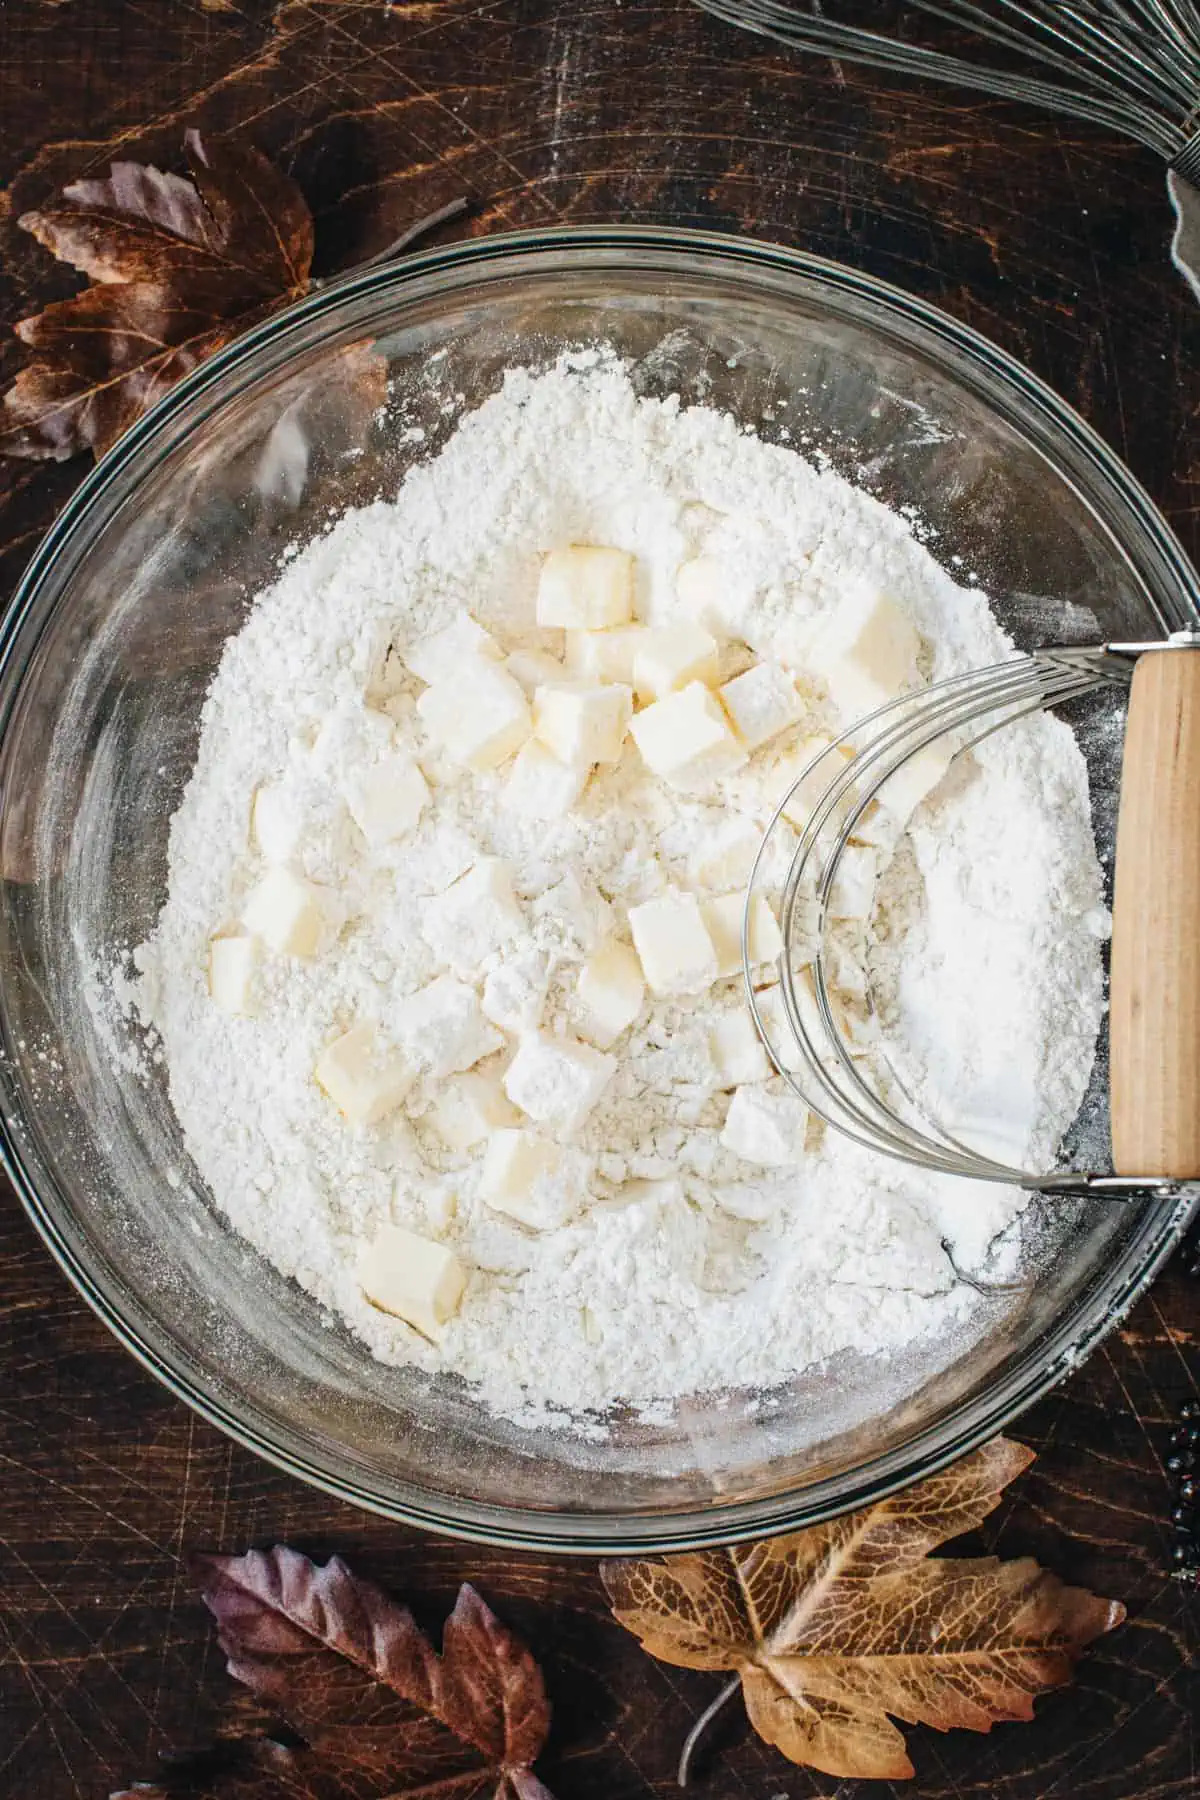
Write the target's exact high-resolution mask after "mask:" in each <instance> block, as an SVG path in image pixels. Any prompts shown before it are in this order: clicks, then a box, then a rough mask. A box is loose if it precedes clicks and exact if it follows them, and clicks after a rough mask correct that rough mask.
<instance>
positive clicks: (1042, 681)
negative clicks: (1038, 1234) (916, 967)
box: [743, 649, 1128, 1189]
mask: <svg viewBox="0 0 1200 1800" xmlns="http://www.w3.org/2000/svg"><path fill="white" fill-rule="evenodd" d="M1127 681H1128V666H1122V665H1121V664H1119V663H1117V662H1115V661H1114V659H1113V658H1111V657H1110V656H1109V655H1108V653H1107V652H1106V651H1105V650H1103V649H1097V650H1075V649H1071V650H1064V651H1045V652H1041V653H1039V654H1037V655H1034V656H1020V657H1015V658H1013V659H1012V660H1011V661H1008V662H1004V663H997V664H994V665H992V666H991V667H988V668H984V669H978V670H973V671H971V672H969V673H967V674H965V675H956V676H951V677H949V678H948V679H947V680H944V681H939V682H936V683H934V684H932V685H931V686H930V687H928V688H925V689H922V690H921V691H920V692H918V693H916V694H910V695H904V696H903V697H902V698H900V699H899V700H895V701H893V702H891V703H890V704H889V705H887V706H884V707H880V708H879V709H878V711H876V712H874V713H872V714H871V715H870V716H869V717H868V718H866V719H864V720H861V721H859V722H857V723H856V724H855V725H854V727H853V730H852V733H851V732H845V733H843V734H842V736H841V737H839V738H837V739H835V740H834V742H833V743H831V744H830V745H829V746H828V747H827V748H825V749H824V750H822V751H821V752H820V753H819V755H817V756H815V757H814V758H813V759H812V760H811V762H809V763H808V765H807V766H806V767H805V768H804V770H802V772H801V774H800V776H799V777H798V779H797V780H796V782H795V783H794V784H793V786H792V787H791V788H790V789H789V791H788V793H787V794H786V795H784V796H783V798H782V799H781V801H780V803H779V805H778V807H777V808H776V811H775V813H774V815H773V817H772V820H771V823H770V825H769V827H768V829H767V832H766V835H765V837H764V839H763V842H762V844H761V845H760V847H759V852H758V855H757V857H756V859H755V863H754V867H753V869H752V871H751V876H750V883H749V897H748V904H747V909H746V919H747V921H748V920H749V917H750V902H751V901H752V900H753V897H754V895H755V893H756V891H757V890H758V889H760V887H761V886H762V884H763V879H764V870H765V869H766V868H767V867H768V866H769V861H770V855H771V846H772V841H773V839H774V836H775V833H776V832H777V831H778V830H779V829H780V827H781V821H783V822H784V826H785V828H786V810H787V809H788V808H789V806H790V803H791V801H792V798H793V795H795V794H796V793H797V792H798V790H800V789H802V788H803V789H805V791H807V792H811V785H810V784H811V783H812V782H813V780H814V778H819V779H820V782H821V791H820V796H819V798H818V799H817V801H816V804H815V805H814V806H813V807H812V809H811V811H810V813H809V815H808V817H807V821H806V823H805V825H804V827H803V829H802V830H801V832H800V834H799V841H798V844H797V847H796V850H795V853H794V855H793V856H792V858H791V862H790V864H789V868H788V875H787V880H786V882H785V885H784V890H783V895H782V900H781V904H780V928H781V933H782V937H783V951H782V954H781V957H780V961H779V977H780V979H779V983H778V986H777V987H776V988H774V989H772V990H757V991H756V990H755V988H754V985H753V982H752V980H751V977H750V969H751V963H750V959H749V954H748V950H749V946H748V941H747V940H746V938H745V937H744V940H743V951H744V952H745V953H746V981H747V997H748V1000H749V1004H750V1009H751V1012H752V1014H753V1017H754V1020H755V1024H756V1026H757V1028H758V1032H759V1035H760V1037H761V1038H762V1041H763V1043H764V1045H765V1047H766V1049H767V1052H768V1055H769V1056H770V1059H771V1062H772V1064H773V1066H774V1068H775V1070H776V1072H777V1074H779V1075H780V1076H782V1077H783V1079H784V1080H785V1081H786V1082H787V1083H788V1085H789V1086H790V1087H791V1088H792V1090H793V1092H795V1093H796V1094H797V1095H799V1097H800V1098H801V1099H802V1100H803V1101H804V1102H805V1104H806V1105H807V1106H808V1107H809V1108H810V1109H811V1110H812V1111H813V1112H814V1113H816V1114H817V1116H818V1117H819V1118H822V1119H824V1120H825V1121H826V1123H827V1124H829V1125H832V1126H833V1127H834V1128H835V1129H836V1130H838V1131H840V1132H841V1133H842V1134H843V1135H845V1136H848V1137H850V1138H852V1139H853V1140H854V1141H855V1142H856V1143H858V1144H860V1145H862V1146H863V1147H864V1148H866V1149H869V1150H876V1151H879V1150H882V1151H884V1152H886V1153H887V1154H888V1155H890V1156H894V1157H898V1158H900V1159H901V1160H902V1161H905V1162H910V1163H915V1164H918V1165H919V1166H921V1167H923V1168H932V1169H935V1170H938V1171H940V1172H942V1173H945V1174H955V1175H968V1176H972V1177H974V1178H975V1179H978V1180H985V1181H998V1182H1004V1183H1016V1184H1019V1185H1022V1186H1026V1187H1030V1188H1034V1189H1039V1188H1052V1187H1053V1188H1061V1187H1062V1186H1063V1185H1064V1177H1063V1174H1062V1172H1061V1171H1060V1172H1058V1173H1056V1174H1043V1173H1040V1172H1037V1171H1029V1170H1025V1169H1019V1168H1016V1167H1014V1166H1012V1165H1010V1164H1006V1163H1004V1162H1001V1161H999V1160H998V1159H997V1158H995V1157H992V1156H988V1155H984V1154H982V1153H980V1152H979V1151H978V1150H976V1149H974V1148H972V1147H971V1146H970V1145H968V1144H966V1143H964V1142H963V1141H962V1140H961V1139H960V1138H958V1137H957V1136H955V1135H954V1133H952V1132H950V1131H948V1130H947V1129H946V1128H945V1127H944V1126H942V1125H940V1124H939V1123H938V1122H937V1121H936V1120H934V1119H932V1118H930V1117H929V1116H928V1114H927V1113H925V1111H924V1110H923V1109H922V1108H921V1106H920V1105H919V1104H918V1102H917V1101H916V1099H915V1098H914V1096H913V1095H912V1094H911V1093H910V1091H909V1089H908V1088H907V1086H906V1085H905V1083H904V1081H903V1080H902V1078H901V1077H900V1075H899V1073H898V1072H897V1071H896V1070H895V1069H894V1068H893V1066H892V1064H891V1063H890V1061H889V1060H888V1058H887V1056H886V1054H885V1052H884V1049H883V1045H882V1043H881V1041H880V1040H879V1037H878V1033H877V1030H876V1035H875V1038H874V1041H873V1043H872V1044H871V1045H870V1046H869V1047H867V1053H866V1054H864V1053H863V1052H864V1046H863V1045H862V1044H861V1043H857V1044H852V1043H851V1042H849V1041H848V1039H847V1036H846V1033H845V1032H844V1030H843V1028H842V1025H841V1023H840V1022H839V1016H838V1003H837V1001H836V999H835V996H834V993H833V991H832V989H831V986H830V980H829V967H828V962H829V948H830V946H831V944H832V942H833V938H832V932H831V927H832V920H831V915H830V898H831V895H832V892H833V888H834V884H835V882H836V881H837V877H838V870H839V867H840V865H841V862H842V859H843V857H844V854H845V852H846V850H847V848H848V846H849V845H850V844H851V842H852V840H854V839H855V837H856V836H857V835H861V834H862V832H863V831H864V828H865V827H867V824H868V819H869V815H871V814H872V813H873V812H874V810H875V809H877V808H880V807H882V809H883V811H884V813H885V814H886V812H887V784H888V782H889V781H890V780H891V779H892V777H893V776H894V775H895V774H896V773H897V772H898V771H899V770H901V769H902V768H904V767H905V766H906V765H907V764H908V763H910V762H911V761H912V759H913V758H914V757H916V756H919V755H921V754H922V753H923V752H926V751H928V750H929V749H930V748H931V747H933V746H935V745H940V744H943V743H945V744H946V745H947V746H949V747H950V748H951V749H952V751H953V755H954V756H959V755H962V754H963V753H964V752H965V751H967V750H969V749H971V748H973V747H974V746H975V745H976V744H979V743H981V742H982V741H983V740H984V739H985V738H987V737H989V736H990V735H991V734H992V733H993V732H995V731H998V730H1000V729H1001V728H1002V727H1004V726H1007V725H1010V724H1012V723H1014V722H1015V721H1016V720H1017V719H1019V718H1022V717H1024V716H1025V715H1026V714H1028V713H1031V712H1037V711H1041V710H1042V709H1043V708H1045V707H1048V706H1056V705H1060V704H1062V703H1063V702H1064V701H1067V700H1071V699H1076V698H1078V697H1080V696H1082V695H1084V694H1087V693H1090V692H1092V691H1093V690H1094V689H1096V688H1098V687H1102V686H1105V685H1109V684H1117V685H1124V684H1125V683H1126V682H1127ZM851 736H853V739H854V745H855V746H856V748H853V749H852V748H851V745H850V743H849V739H850V737H851ZM896 823H897V829H899V827H900V826H901V825H902V821H896ZM744 929H745V931H747V932H748V924H747V925H746V926H745V928H744ZM810 971H811V975H810ZM765 992H770V993H771V994H772V995H773V999H772V1000H771V1002H770V1003H768V1001H767V1000H766V999H765V998H764V993H765ZM780 1005H781V1006H782V1012H783V1018H782V1020H779V1021H776V1030H775V1032H774V1033H773V1031H772V1026H771V1023H770V1022H769V1021H768V1018H767V1016H766V1014H767V1011H768V1010H769V1009H770V1010H777V1009H778V1008H779V1007H780ZM871 1018H872V1019H873V1018H874V1012H873V1008H872V1010H871ZM1088 1179H1089V1178H1086V1177H1081V1178H1079V1180H1080V1181H1081V1182H1085V1183H1086V1182H1087V1181H1088ZM1066 1185H1068V1186H1070V1185H1071V1181H1070V1180H1068V1181H1067V1183H1066Z"/></svg>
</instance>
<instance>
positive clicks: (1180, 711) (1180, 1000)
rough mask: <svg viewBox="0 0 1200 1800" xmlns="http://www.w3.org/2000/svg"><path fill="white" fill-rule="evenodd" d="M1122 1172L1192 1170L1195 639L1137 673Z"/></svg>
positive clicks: (1123, 968) (1198, 822)
mask: <svg viewBox="0 0 1200 1800" xmlns="http://www.w3.org/2000/svg"><path fill="white" fill-rule="evenodd" d="M1111 1002H1112V1011H1111V1017H1110V1025H1109V1031H1110V1057H1111V1070H1110V1082H1111V1087H1110V1111H1111V1115H1112V1150H1113V1167H1114V1169H1115V1171H1116V1173H1117V1174H1118V1175H1150V1176H1158V1177H1160V1178H1166V1179H1174V1180H1189V1179H1200V648H1194V649H1193V648H1187V649H1163V650H1157V649H1156V650H1152V651H1149V652H1147V654H1145V655H1144V656H1142V657H1141V658H1140V659H1139V661H1138V663H1137V666H1136V668H1135V669H1134V672H1133V683H1132V686H1131V688H1130V694H1129V718H1128V722H1127V724H1126V728H1125V753H1124V758H1123V761H1122V766H1121V804H1120V812H1119V815H1118V821H1117V869H1116V894H1115V898H1114V904H1113V942H1112V982H1111Z"/></svg>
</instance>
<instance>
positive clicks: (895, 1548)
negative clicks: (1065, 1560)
mask: <svg viewBox="0 0 1200 1800" xmlns="http://www.w3.org/2000/svg"><path fill="white" fill-rule="evenodd" d="M1032 1461H1033V1452H1032V1451H1030V1450H1027V1449H1025V1448H1024V1446H1023V1445H1021V1444H1015V1443H1012V1442H1010V1441H1008V1440H1006V1439H1004V1438H998V1439H997V1440H996V1441H995V1442H994V1443H991V1444H989V1445H987V1446H986V1447H985V1448H984V1449H982V1450H979V1451H976V1452H975V1454H974V1455H972V1456H968V1457H965V1458H964V1459H963V1460H962V1461H961V1462H959V1463H956V1464H955V1465H954V1466H953V1467H952V1468H950V1469H947V1470H945V1471H944V1472H943V1473H941V1474H940V1475H934V1476H932V1477H931V1478H930V1479H929V1480H928V1481H924V1482H921V1483H920V1484H919V1485H918V1486H916V1487H913V1488H909V1489H908V1490H907V1491H906V1492H905V1493H902V1494H896V1495H893V1497H892V1498H891V1499H889V1500H883V1501H880V1502H879V1504H878V1505H876V1506H871V1507H867V1508H865V1509H864V1510H863V1511H861V1512H856V1513H850V1514H848V1515H847V1516H846V1517H844V1518H840V1519H834V1520H831V1521H830V1522H829V1523H828V1524H825V1525H816V1526H813V1527H812V1528H811V1529H810V1530H808V1531H798V1532H794V1533H793V1534H792V1535H791V1536H789V1537H781V1538H776V1539H774V1540H770V1541H767V1542H764V1543H759V1544H748V1545H743V1546H739V1547H735V1548H733V1549H729V1550H712V1551H704V1552H697V1553H694V1554H690V1555H684V1556H672V1557H667V1558H666V1559H665V1560H663V1561H661V1562H612V1563H608V1564H606V1565H605V1566H604V1568H603V1571H602V1573H603V1577H604V1584H605V1587H606V1588H607V1590H608V1594H609V1598H610V1599H611V1601H612V1606H613V1612H614V1614H615V1615H616V1617H617V1619H618V1620H619V1621H620V1623H621V1624H622V1625H624V1626H625V1627H626V1629H627V1630H629V1631H632V1632H634V1633H635V1635H636V1636H637V1637H639V1638H640V1639H641V1641H642V1643H643V1644H644V1646H645V1648H646V1649H647V1650H648V1651H649V1652H650V1653H651V1655H652V1656H656V1657H658V1658H660V1659H661V1660H662V1661H663V1662H668V1663H674V1664H675V1665H676V1666H678V1667H680V1668H685V1669H733V1670H736V1671H737V1676H738V1679H739V1680H740V1685H741V1688H742V1692H743V1694H744V1696H745V1701H746V1711H747V1713H748V1714H749V1717H750V1723H751V1725H752V1726H753V1727H754V1729H755V1731H757V1732H758V1734H759V1736H760V1737H762V1738H764V1739H765V1740H766V1741H767V1743H769V1744H774V1745H775V1746H776V1747H777V1748H778V1749H779V1750H781V1751H782V1752H783V1754H784V1755H785V1756H786V1757H788V1758H790V1760H791V1761H792V1762H794V1763H801V1764H807V1765H809V1766H811V1767H812V1768H815V1769H820V1770H822V1771H823V1772H824V1773H825V1774H827V1775H835V1776H839V1777H848V1778H854V1777H857V1778H860V1779H869V1778H876V1779H890V1780H893V1781H895V1780H901V1779H904V1778H905V1777H908V1776H911V1775H912V1773H913V1767H912V1764H911V1763H910V1761H909V1759H908V1754H907V1751H906V1750H905V1745H904V1738H903V1736H902V1735H901V1733H900V1731H899V1730H898V1729H897V1727H896V1726H895V1725H894V1724H893V1723H892V1719H900V1720H903V1721H904V1722H905V1723H907V1724H913V1725H916V1724H924V1725H933V1726H936V1727H937V1728H938V1729H940V1730H942V1731H948V1730H950V1729H951V1728H953V1727H955V1726H965V1727H966V1728H967V1729H969V1730H972V1731H989V1730H990V1729H991V1727H992V1725H993V1724H994V1723H996V1722H997V1721H999V1720H1002V1719H1030V1718H1032V1717H1033V1701H1034V1698H1035V1696H1036V1695H1038V1694H1041V1693H1044V1692H1045V1691H1046V1690H1048V1689H1050V1688H1055V1687H1060V1686H1062V1685H1063V1684H1064V1683H1065V1682H1067V1681H1069V1680H1070V1679H1071V1672H1072V1666H1073V1664H1074V1661H1075V1658H1076V1657H1077V1655H1078V1654H1079V1652H1080V1650H1081V1649H1082V1647H1083V1646H1084V1645H1085V1644H1087V1643H1089V1642H1090V1641H1091V1639H1092V1638H1094V1637H1097V1636H1099V1634H1100V1633H1101V1632H1104V1631H1109V1630H1111V1629H1112V1628H1113V1627H1114V1626H1116V1625H1119V1624H1120V1622H1121V1620H1122V1619H1123V1618H1124V1616H1125V1609H1124V1607H1123V1606H1121V1605H1119V1604H1118V1603H1117V1602H1116V1601H1111V1600H1102V1599H1100V1598H1098V1597H1097V1596H1096V1595H1094V1594H1090V1593H1088V1592H1087V1591H1086V1590H1085V1589H1083V1588H1070V1587H1065V1586H1064V1585H1063V1584H1062V1582H1060V1581H1059V1580H1058V1579H1057V1577H1056V1576H1054V1575H1051V1574H1049V1573H1048V1572H1047V1571H1046V1570H1044V1569H1042V1568H1040V1567H1039V1566H1038V1564H1037V1563H1035V1562H1034V1561H1033V1560H1032V1559H1031V1558H1029V1557H1022V1558H1020V1559H1018V1560H1016V1561H1013V1562H1001V1561H1000V1560H999V1558H997V1557H994V1556H984V1557H972V1558H969V1559H960V1560H952V1559H949V1558H945V1559H937V1560H931V1559H930V1558H929V1552H930V1551H931V1550H933V1549H935V1548H936V1547H937V1546H938V1545H939V1544H942V1543H945V1542H946V1541H947V1540H948V1539H950V1538H954V1537H958V1536H959V1535H960V1534H961V1533H962V1532H964V1531H970V1530H972V1529H973V1528H974V1527H975V1526H977V1525H978V1524H979V1523H980V1522H981V1521H982V1520H983V1519H984V1518H986V1516H987V1515H988V1513H990V1512H991V1511H992V1510H993V1509H994V1508H995V1507H996V1506H997V1505H998V1504H999V1500H1000V1496H1001V1493H1002V1492H1003V1490H1004V1488H1005V1487H1006V1486H1007V1485H1008V1483H1009V1482H1010V1481H1012V1480H1013V1479H1014V1478H1015V1477H1016V1476H1017V1475H1019V1474H1020V1473H1021V1471H1022V1470H1023V1469H1025V1468H1026V1467H1027V1466H1028V1465H1029V1463H1031V1462H1032ZM737 1685H738V1683H737V1682H736V1681H735V1682H734V1683H731V1684H730V1686H729V1688H728V1689H727V1690H726V1692H725V1694H723V1695H722V1696H721V1699H724V1698H727V1697H728V1694H729V1693H731V1692H732V1691H733V1690H734V1689H735V1688H736V1686H737ZM715 1710H716V1709H715V1707H714V1708H710V1709H709V1713H708V1714H706V1715H705V1721H703V1722H706V1721H707V1719H708V1718H709V1717H710V1716H711V1714H712V1713H713V1712H714V1711H715ZM889 1714H890V1715H891V1717H889V1716H888V1715H889ZM703 1722H702V1723H703ZM696 1735H697V1734H696V1733H695V1732H693V1734H692V1738H691V1739H689V1743H688V1749H687V1751H685V1756H684V1761H683V1763H682V1764H681V1770H680V1780H681V1781H686V1774H687V1760H688V1753H689V1752H690V1750H691V1748H692V1747H693V1744H694V1741H695V1738H696Z"/></svg>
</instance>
